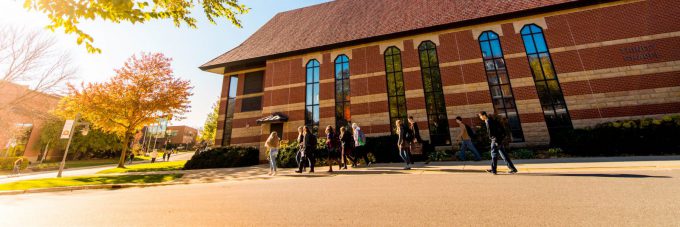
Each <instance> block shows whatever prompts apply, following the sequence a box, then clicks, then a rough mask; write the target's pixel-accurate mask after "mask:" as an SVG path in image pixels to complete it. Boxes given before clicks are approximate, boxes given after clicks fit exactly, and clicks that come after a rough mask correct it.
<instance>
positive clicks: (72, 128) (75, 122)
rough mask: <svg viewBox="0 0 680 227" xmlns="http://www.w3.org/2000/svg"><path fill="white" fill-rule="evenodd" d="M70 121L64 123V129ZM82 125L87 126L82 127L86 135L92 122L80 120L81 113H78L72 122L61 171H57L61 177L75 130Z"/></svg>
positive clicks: (82, 131) (83, 133)
mask: <svg viewBox="0 0 680 227" xmlns="http://www.w3.org/2000/svg"><path fill="white" fill-rule="evenodd" d="M68 125H69V121H66V124H65V125H64V131H65V130H66V129H68V127H67V126H68ZM80 125H84V126H85V128H84V129H82V130H81V131H80V132H81V133H82V135H83V136H86V135H87V133H88V132H89V131H90V123H87V122H81V121H80V114H76V119H75V120H73V122H71V128H70V130H69V131H68V143H67V144H66V150H65V151H64V157H62V158H61V164H60V165H59V172H58V173H57V177H61V172H62V171H64V166H65V165H66V155H67V154H68V149H69V147H71V140H73V130H74V129H75V128H76V127H77V126H80ZM64 131H62V137H61V138H62V139H65V138H64V136H65V135H64V134H65V133H63V132H64Z"/></svg>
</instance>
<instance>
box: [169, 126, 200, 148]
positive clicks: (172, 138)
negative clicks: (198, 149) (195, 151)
mask: <svg viewBox="0 0 680 227" xmlns="http://www.w3.org/2000/svg"><path fill="white" fill-rule="evenodd" d="M167 132H168V135H167V137H166V138H167V141H168V144H172V145H175V146H187V147H193V146H194V144H196V135H198V130H197V129H195V128H192V127H189V126H184V125H180V126H168V130H167Z"/></svg>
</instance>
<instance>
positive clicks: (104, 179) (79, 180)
mask: <svg viewBox="0 0 680 227" xmlns="http://www.w3.org/2000/svg"><path fill="white" fill-rule="evenodd" d="M181 177H182V174H156V175H121V176H79V177H63V178H45V179H36V180H23V181H17V182H12V183H6V184H0V191H7V190H26V189H33V188H53V187H67V186H84V185H100V184H125V183H140V184H141V183H161V182H168V181H173V180H175V179H179V178H181Z"/></svg>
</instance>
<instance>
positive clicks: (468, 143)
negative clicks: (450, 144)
mask: <svg viewBox="0 0 680 227" xmlns="http://www.w3.org/2000/svg"><path fill="white" fill-rule="evenodd" d="M465 150H470V151H471V152H472V154H473V155H475V161H479V160H480V159H482V157H481V156H479V152H478V151H477V148H475V145H474V144H473V143H472V140H463V141H462V142H460V153H459V154H458V159H460V160H461V161H465Z"/></svg>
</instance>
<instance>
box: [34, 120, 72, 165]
mask: <svg viewBox="0 0 680 227" xmlns="http://www.w3.org/2000/svg"><path fill="white" fill-rule="evenodd" d="M63 128H64V120H61V119H59V118H57V117H51V118H50V119H49V120H47V121H45V124H44V125H43V128H42V130H41V131H40V140H39V141H38V144H37V145H38V146H39V149H40V150H41V151H42V152H41V153H40V160H41V161H44V158H45V157H46V156H47V152H48V150H53V151H57V150H59V149H61V148H63V147H64V146H66V142H65V141H63V140H61V139H60V138H59V137H60V136H61V130H62V129H63Z"/></svg>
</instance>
